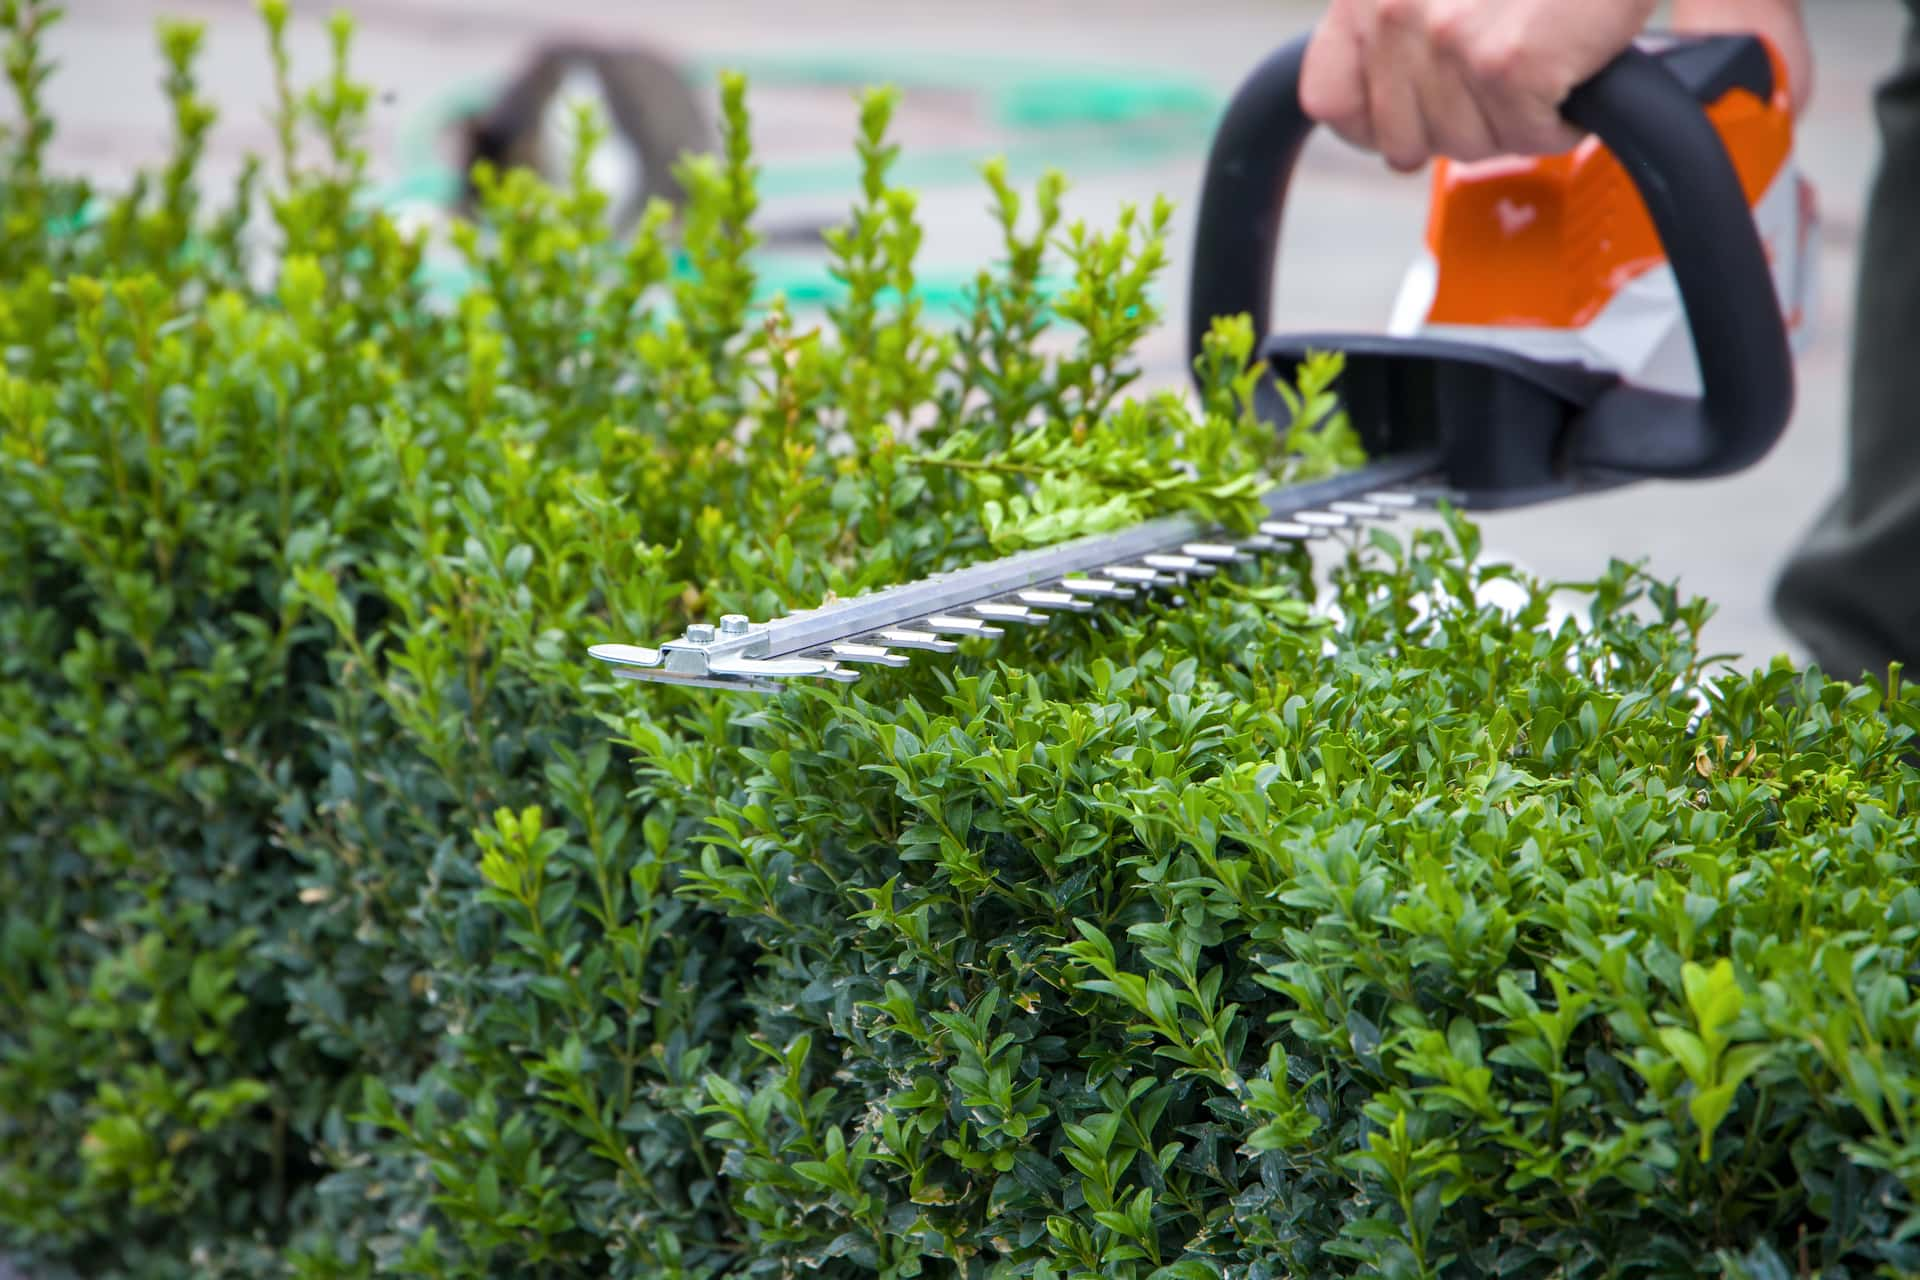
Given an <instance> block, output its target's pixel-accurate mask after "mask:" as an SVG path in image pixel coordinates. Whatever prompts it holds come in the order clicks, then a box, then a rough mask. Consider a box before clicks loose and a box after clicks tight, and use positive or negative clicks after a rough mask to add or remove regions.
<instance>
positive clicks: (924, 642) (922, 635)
mask: <svg viewBox="0 0 1920 1280" xmlns="http://www.w3.org/2000/svg"><path fill="white" fill-rule="evenodd" d="M869 643H876V644H880V645H891V646H893V647H894V648H896V649H918V650H920V651H921V652H923V653H952V652H953V651H954V650H956V649H958V648H959V647H960V646H959V645H958V644H956V643H955V642H954V641H952V640H942V639H941V638H940V637H939V636H937V635H935V634H933V632H931V631H906V630H902V629H900V628H898V627H894V628H889V629H888V630H885V631H876V632H874V633H873V635H872V637H871V638H870V640H869Z"/></svg>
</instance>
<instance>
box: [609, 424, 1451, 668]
mask: <svg viewBox="0 0 1920 1280" xmlns="http://www.w3.org/2000/svg"><path fill="white" fill-rule="evenodd" d="M1443 474H1444V473H1443V471H1442V469H1441V466H1440V458H1439V455H1438V454H1437V453H1425V454H1418V455H1414V454H1407V455H1400V456H1396V457H1393V458H1390V459H1385V460H1382V461H1379V462H1374V463H1369V464H1368V465H1366V466H1364V467H1362V468H1360V469H1358V470H1356V471H1351V472H1346V473H1343V474H1341V475H1338V476H1334V477H1330V478H1328V479H1325V480H1316V481H1312V482H1309V483H1305V484H1299V485H1292V486H1286V487H1281V488H1276V489H1272V490H1269V491H1268V492H1267V493H1265V494H1263V495H1262V496H1261V502H1262V505H1263V506H1264V507H1265V509H1266V514H1267V519H1266V520H1265V522H1264V523H1263V524H1261V526H1260V532H1259V533H1257V534H1255V535H1252V536H1249V537H1245V538H1240V537H1234V536H1232V535H1230V534H1228V533H1227V532H1226V531H1224V530H1221V529H1217V528H1209V527H1208V526H1205V525H1203V524H1201V523H1200V522H1199V521H1197V520H1195V519H1193V518H1191V517H1187V516H1167V517H1162V518H1160V519H1157V520H1149V521H1146V522H1144V523H1142V524H1138V525H1133V526H1130V527H1128V528H1125V529H1120V530H1117V531H1115V532H1113V533H1106V534H1094V535H1089V536H1087V537H1083V538H1077V539H1074V540H1073V541H1071V542H1066V543H1061V544H1059V545H1056V546H1050V547H1041V548H1036V549H1034V550H1030V551H1021V552H1016V553H1014V554H1012V555H1009V556H1005V557H1002V558H1001V559H998V560H992V561H987V562H984V563H980V564H974V565H969V566H967V567H965V568H961V569H954V570H949V571H946V572H942V573H938V574H934V575H932V576H930V577H926V578H922V579H919V580H917V581H914V582H907V583H901V584H899V585H897V586H892V587H887V588H884V589H882V590H879V591H874V592H870V593H867V594H865V595H861V596H855V597H851V598H847V599H832V600H829V601H827V602H826V603H824V604H821V605H818V606H816V607H810V608H801V609H795V610H793V611H792V612H790V613H788V614H786V615H784V616H782V617H779V618H774V619H772V620H770V621H767V622H762V623H754V622H751V621H750V620H749V619H747V618H746V617H745V616H743V615H737V614H736V615H729V616H727V617H725V618H722V619H721V620H720V624H719V625H718V626H716V625H714V624H711V623H696V624H689V626H688V627H687V632H686V635H685V636H684V637H682V638H680V639H678V640H670V641H668V642H667V643H666V644H664V645H662V646H661V647H660V648H659V649H651V648H646V647H643V646H639V645H596V646H594V647H593V649H592V650H590V652H591V654H592V656H593V657H594V658H595V659H596V660H599V661H602V662H605V663H607V664H608V666H609V667H610V668H612V670H613V672H614V674H616V675H623V676H628V677H631V678H634V679H640V680H664V681H671V682H676V683H682V684H696V685H711V686H713V687H718V688H734V689H738V688H776V687H778V685H779V682H780V681H781V680H784V679H792V678H803V677H806V676H818V677H823V678H826V679H831V680H843V681H844V680H853V679H857V678H858V673H857V672H854V671H851V670H848V669H846V668H847V666H850V665H852V664H865V665H881V666H890V667H892V666H901V665H904V664H905V663H906V661H907V659H906V657H905V655H904V654H897V653H893V652H891V648H892V647H898V648H900V649H903V650H923V651H931V652H949V651H951V649H952V648H953V647H955V641H954V640H951V639H941V638H940V637H942V636H948V637H956V638H958V639H966V638H969V637H975V638H993V637H997V636H1000V635H1003V634H1004V630H1003V627H1004V626H1005V625H1009V624H1017V625H1022V626H1037V625H1043V624H1045V623H1046V622H1047V621H1048V620H1049V619H1050V617H1051V616H1052V614H1053V613H1056V612H1066V611H1071V612H1076V613H1084V612H1088V611H1089V610H1091V609H1092V608H1094V607H1095V606H1097V604H1098V603H1099V602H1100V601H1101V600H1125V599H1129V598H1131V597H1133V596H1134V595H1135V594H1136V593H1137V592H1138V591H1143V590H1151V589H1154V588H1161V587H1175V586H1178V585H1179V584H1180V583H1182V582H1184V581H1186V580H1187V579H1189V578H1191V577H1194V576H1198V575H1201V574H1205V573H1209V572H1213V571H1215V567H1216V566H1218V565H1227V564H1237V563H1245V562H1247V561H1249V560H1252V559H1253V558H1255V557H1256V556H1257V555H1259V554H1264V553H1270V552H1274V551H1277V550H1279V549H1280V547H1281V546H1282V545H1283V544H1285V543H1288V542H1295V541H1301V540H1305V539H1310V538H1317V537H1324V536H1326V533H1327V531H1328V529H1329V528H1338V527H1344V526H1346V525H1348V524H1349V523H1351V522H1353V521H1355V520H1365V519H1382V518H1387V517H1388V516H1389V515H1390V514H1391V513H1392V512H1393V511H1396V510H1404V509H1406V508H1407V507H1409V506H1413V505H1418V504H1419V503H1421V502H1422V501H1429V500H1435V501H1437V500H1440V499H1443V498H1445V499H1453V500H1455V501H1456V502H1458V501H1459V497H1458V495H1457V494H1454V493H1452V492H1450V491H1448V490H1445V489H1443V488H1441V487H1439V486H1438V485H1436V484H1434V483H1433V481H1434V479H1435V478H1436V477H1439V476H1441V475H1443ZM995 624H1000V625H995ZM794 662H798V663H799V664H800V665H790V664H792V663H794Z"/></svg>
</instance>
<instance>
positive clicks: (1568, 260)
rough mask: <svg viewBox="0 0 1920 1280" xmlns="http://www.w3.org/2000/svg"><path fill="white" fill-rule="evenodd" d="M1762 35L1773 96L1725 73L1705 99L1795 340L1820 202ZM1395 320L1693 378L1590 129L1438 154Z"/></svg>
mask: <svg viewBox="0 0 1920 1280" xmlns="http://www.w3.org/2000/svg"><path fill="white" fill-rule="evenodd" d="M1766 48H1767V54H1768V57H1769V59H1770V61H1771V62H1772V63H1773V69H1774V75H1773V92H1772V94H1771V96H1769V97H1767V98H1764V99H1763V98H1761V97H1759V96H1758V95H1756V94H1755V93H1753V92H1752V91H1750V90H1748V89H1745V88H1733V89H1730V90H1728V91H1727V92H1726V93H1725V94H1724V95H1722V96H1721V97H1720V98H1719V99H1718V100H1716V101H1714V102H1711V103H1708V104H1706V105H1705V113H1706V116H1707V118H1708V120H1709V121H1711V122H1712V125H1713V128H1714V130H1715V132H1717V133H1718V134H1719V136H1720V141H1721V143H1722V144H1723V145H1724V146H1725V148H1726V152H1727V156H1728V158H1729V159H1730V160H1731V161H1732V162H1733V168H1734V172H1735V173H1736V174H1737V175H1738V177H1739V181H1740V186H1741V189H1742V191H1743V192H1744V193H1745V195H1746V200H1747V204H1748V206H1749V207H1750V208H1751V209H1752V210H1753V212H1754V219H1755V222H1756V223H1757V225H1758V230H1759V232H1760V240H1761V246H1762V249H1763V250H1764V251H1765V253H1766V257H1767V262H1768V265H1769V267H1770V268H1771V269H1772V271H1773V273H1774V277H1775V285H1776V288H1777V289H1778V292H1779V295H1780V301H1781V308H1782V314H1783V318H1784V319H1785V321H1786V325H1787V329H1788V333H1789V336H1790V337H1791V338H1792V339H1793V341H1794V343H1795V345H1796V346H1800V345H1802V343H1803V342H1804V341H1805V339H1806V338H1807V337H1808V336H1809V335H1810V331H1811V321H1812V318H1813V311H1814V306H1813V301H1814V300H1813V297H1812V291H1813V288H1814V278H1813V270H1812V268H1813V264H1814V248H1815V246H1814V243H1813V241H1814V237H1815V234H1816V232H1817V223H1818V210H1817V205H1816V201H1815V199H1814V193H1813V188H1812V186H1811V185H1810V184H1809V183H1808V182H1807V181H1806V180H1805V179H1804V178H1802V177H1801V176H1800V175H1799V172H1798V170H1797V168H1796V167H1795V165H1794V147H1793V139H1794V118H1793V99H1792V94H1791V92H1790V90H1789V86H1788V83H1787V69H1786V64H1785V62H1784V61H1783V60H1782V59H1781V57H1780V55H1779V52H1778V51H1777V50H1776V49H1774V48H1773V47H1772V46H1771V45H1770V44H1769V45H1767V46H1766ZM1629 300H1630V301H1629ZM1623 312H1625V313H1627V314H1623ZM1389 331H1390V332H1393V333H1397V334H1402V335H1419V336H1423V337H1433V338H1452V339H1456V340H1461V341H1469V342H1476V343H1483V344H1489V343H1490V344H1494V345H1499V346H1505V347H1508V348H1509V349H1512V350H1515V351H1518V352H1520V353H1522V354H1525V355H1528V356H1532V357H1534V358H1538V359H1561V360H1570V361H1574V362H1578V363H1582V364H1586V365H1588V366H1589V367H1595V366H1597V367H1603V368H1607V369H1609V370H1610V371H1613V372H1616V373H1619V374H1620V375H1621V376H1623V377H1624V378H1626V379H1627V380H1628V381H1631V382H1637V383H1640V384H1642V385H1651V386H1667V387H1669V388H1670V389H1672V390H1675V391H1679V392H1684V393H1689V394H1695V395H1697V394H1699V390H1698V379H1697V375H1694V371H1693V359H1692V351H1691V343H1690V342H1689V341H1687V340H1686V339H1687V335H1686V325H1685V321H1684V308H1683V307H1682V304H1681V301H1680V298H1679V295H1678V291H1677V290H1676V289H1675V288H1674V287H1673V285H1672V278H1671V272H1670V270H1669V269H1668V263H1667V256H1666V250H1665V249H1664V248H1663V247H1662V245H1661V242H1660V235H1659V233H1658V231H1656V230H1655V228H1654V225H1653V220H1652V218H1651V217H1650V216H1649V215H1648V213H1647V206H1646V203H1645V201H1643V200H1642V199H1641V197H1640V192H1639V190H1638V189H1637V188H1636V187H1635V186H1634V183H1633V181H1632V179H1631V178H1630V177H1629V176H1628V174H1627V171H1626V169H1625V167H1624V166H1623V165H1622V164H1621V162H1620V161H1619V159H1617V158H1616V157H1615V156H1614V154H1613V153H1612V152H1611V151H1609V150H1608V149H1607V147H1606V145H1605V144H1604V143H1602V142H1601V141H1600V140H1599V139H1598V138H1595V137H1591V136H1589V137H1588V138H1587V139H1586V140H1585V141H1583V142H1581V143H1580V144H1579V145H1578V146H1577V147H1575V148H1574V149H1573V150H1572V151H1570V152H1568V153H1566V154H1564V155H1555V156H1540V157H1509V158H1502V159H1496V160H1487V161H1480V162H1477V163H1471V164H1463V163H1459V162H1455V161H1449V160H1441V161H1438V162H1436V163H1435V164H1434V165H1433V168H1432V193H1431V200H1430V202H1429V205H1428V218H1427V229H1426V253H1425V255H1424V256H1423V258H1422V260H1421V261H1420V262H1419V263H1417V264H1416V265H1415V267H1414V268H1413V270H1412V271H1410V272H1409V274H1408V280H1407V285H1406V287H1405V289H1404V290H1403V292H1402V295H1401V301H1400V304H1399V306H1397V307H1396V309H1395V312H1394V317H1393V320H1392V322H1391V324H1390V325H1389Z"/></svg>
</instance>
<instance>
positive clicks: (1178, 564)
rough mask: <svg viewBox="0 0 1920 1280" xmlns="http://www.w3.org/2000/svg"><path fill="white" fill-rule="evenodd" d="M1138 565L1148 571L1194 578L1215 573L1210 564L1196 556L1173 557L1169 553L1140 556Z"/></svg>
mask: <svg viewBox="0 0 1920 1280" xmlns="http://www.w3.org/2000/svg"><path fill="white" fill-rule="evenodd" d="M1140 563H1141V564H1144V565H1146V566H1147V567H1148V568H1149V569H1159V570H1162V571H1163V572H1166V573H1187V574H1192V575H1193V576H1195V577H1206V576H1207V575H1208V574H1211V573H1214V572H1216V570H1215V569H1214V567H1213V566H1212V565H1211V564H1208V563H1207V562H1206V561H1204V560H1202V559H1200V558H1199V557H1198V556H1189V555H1174V554H1172V553H1170V552H1169V553H1163V554H1160V555H1151V556H1141V557H1140Z"/></svg>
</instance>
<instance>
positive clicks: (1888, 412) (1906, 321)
mask: <svg viewBox="0 0 1920 1280" xmlns="http://www.w3.org/2000/svg"><path fill="white" fill-rule="evenodd" d="M1907 8H1908V10H1909V12H1910V14H1911V16H1912V25H1910V26H1909V28H1908V32H1907V38H1906V41H1905V44H1904V45H1903V47H1902V52H1901V60H1900V67H1899V69H1898V70H1897V71H1896V72H1895V73H1894V74H1893V76H1892V77H1891V78H1889V79H1888V80H1887V81H1886V82H1885V83H1884V84H1882V85H1881V86H1880V88H1879V90H1878V93H1877V95H1876V98H1875V108H1876V114H1877V116H1878V118H1879V125H1880V139H1881V147H1882V150H1881V158H1880V170H1879V173H1878V174H1877V175H1876V177H1875V178H1874V184H1873V192H1872V196H1871V198H1870V200H1869V203H1868V206H1867V218H1866V225H1865V228H1864V229H1863V233H1862V241H1861V252H1860V279H1859V292H1858V294H1857V295H1856V298H1855V303H1854V331H1853V344H1854V345H1853V377H1852V381H1853V388H1852V408H1851V417H1850V419H1849V423H1848V433H1847V467H1846V478H1845V480H1844V482H1843V484H1842V488H1841V491H1840V494H1839V496H1838V497H1836V498H1835V499H1834V500H1833V501H1832V503H1831V504H1829V505H1828V507H1827V509H1826V510H1825V511H1824V512H1822V513H1821V515H1820V518H1819V521H1818V522H1817V523H1816V524H1815V525H1814V527H1813V529H1812V531H1811V532H1810V533H1809V534H1808V536H1807V538H1806V541H1805V542H1803V543H1802V544H1801V546H1800V548H1799V550H1798V551H1796V552H1795V553H1794V554H1793V556H1792V558H1791V559H1790V560H1789V561H1788V562H1787V566H1786V569H1785V570H1784V571H1783V572H1782V574H1781V576H1780V580H1779V583H1778V584H1777V586H1776V589H1775V593H1774V607H1775V608H1776V609H1777V610H1778V612H1779V615H1780V618H1781V621H1782V622H1784V623H1785V624H1786V626H1787V628H1788V629H1789V630H1790V631H1792V632H1793V633H1794V635H1795V636H1797V637H1798V638H1799V639H1800V641H1801V642H1802V643H1803V644H1805V645H1806V646H1807V648H1808V649H1809V650H1811V651H1812V653H1813V656H1814V659H1815V660H1816V661H1817V662H1818V663H1819V664H1820V665H1821V667H1822V668H1824V669H1825V670H1826V672H1827V674H1828V675H1830V676H1834V677H1836V678H1839V679H1844V680H1855V679H1858V678H1859V677H1860V676H1861V674H1862V673H1863V672H1865V673H1871V674H1873V675H1877V676H1884V675H1885V674H1886V670H1887V664H1888V663H1890V662H1896V661H1897V662H1900V663H1902V664H1903V665H1904V666H1905V667H1906V668H1907V670H1908V673H1909V674H1920V0H1907ZM1836 89H1838V86H1830V87H1829V89H1828V92H1834V91H1835V90H1836Z"/></svg>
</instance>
